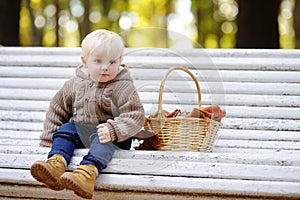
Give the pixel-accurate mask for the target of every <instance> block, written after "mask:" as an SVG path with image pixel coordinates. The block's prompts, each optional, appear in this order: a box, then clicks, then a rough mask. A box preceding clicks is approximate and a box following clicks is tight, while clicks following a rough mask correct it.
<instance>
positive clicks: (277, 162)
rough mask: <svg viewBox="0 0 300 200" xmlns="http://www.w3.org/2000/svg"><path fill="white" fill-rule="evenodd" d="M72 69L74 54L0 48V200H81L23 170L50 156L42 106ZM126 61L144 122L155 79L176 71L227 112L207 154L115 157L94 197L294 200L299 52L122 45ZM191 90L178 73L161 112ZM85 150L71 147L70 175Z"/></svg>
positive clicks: (153, 102) (298, 187)
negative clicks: (45, 142) (42, 140)
mask: <svg viewBox="0 0 300 200" xmlns="http://www.w3.org/2000/svg"><path fill="white" fill-rule="evenodd" d="M79 63H80V49H79V48H45V47H1V48H0V158H1V159H0V197H1V199H2V198H3V199H10V198H13V199H17V198H19V199H22V198H36V199H51V198H53V199H79V198H78V197H77V196H76V195H74V194H73V192H71V191H67V190H63V191H60V192H57V191H52V190H50V189H47V188H45V187H44V186H43V185H42V184H40V183H38V182H37V181H35V180H34V179H33V178H32V177H31V175H30V171H29V168H30V166H31V165H32V163H33V162H34V161H36V160H39V159H46V157H47V153H48V152H49V150H50V149H49V148H42V147H39V145H38V144H39V135H40V134H41V132H42V129H43V120H44V119H45V112H46V110H47V108H48V106H49V101H50V100H51V98H52V97H53V95H54V94H55V93H56V92H57V90H58V89H59V88H60V87H61V86H62V84H63V83H64V82H65V81H66V80H68V78H70V77H71V76H72V75H73V74H74V72H75V67H76V66H77V65H78V64H79ZM124 63H125V64H126V65H127V66H128V67H129V68H130V69H131V73H132V75H133V78H134V83H135V85H136V87H137V88H138V91H139V95H140V98H141V100H142V102H143V105H144V107H145V111H146V114H147V115H148V114H151V113H153V112H155V111H156V110H157V99H158V91H159V86H160V82H161V79H162V77H163V75H164V74H165V72H166V71H167V69H169V67H171V66H174V65H182V66H185V67H187V68H188V69H189V70H190V71H191V72H192V73H193V74H195V76H196V77H197V79H198V80H199V84H200V87H201V97H202V101H201V103H202V105H203V106H208V105H213V104H219V105H220V106H221V107H222V108H224V109H226V111H227V115H226V117H225V118H224V119H223V120H222V124H223V126H222V128H221V129H220V130H219V132H218V136H217V139H216V142H215V145H214V149H213V152H212V153H199V152H179V151H141V150H129V151H124V150H118V151H117V152H116V154H115V155H114V158H113V160H112V161H111V163H110V164H109V165H108V167H107V169H105V170H104V171H103V175H101V176H100V177H99V178H98V179H97V181H96V186H95V188H96V190H95V193H94V199H100V198H103V199H108V198H113V199H158V200H160V199H177V198H180V199H232V198H234V199H253V198H255V199H299V198H300V123H299V122H300V106H299V105H300V79H299V77H300V51H299V50H279V49H278V50H274V49H273V50H270V49H268V50H266V49H186V50H185V49H183V50H174V49H133V48H127V49H126V51H125V56H124ZM196 93H197V91H196V88H195V86H194V82H193V81H192V80H191V79H190V78H189V77H188V76H187V75H186V74H183V73H180V72H176V73H174V74H172V75H170V77H169V78H168V80H167V82H166V85H165V90H164V93H163V106H164V108H166V109H167V110H168V109H169V110H173V109H175V108H180V109H181V110H183V111H190V110H191V109H192V108H193V107H195V105H196V104H197V102H196ZM134 144H135V145H137V142H136V141H135V143H134ZM87 151H88V150H87V149H78V150H76V151H75V152H74V157H73V158H72V161H71V164H70V165H69V166H68V170H73V169H75V167H76V166H77V165H78V164H79V162H80V160H81V158H82V156H83V155H85V154H86V153H87Z"/></svg>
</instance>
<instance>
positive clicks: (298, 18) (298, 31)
mask: <svg viewBox="0 0 300 200" xmlns="http://www.w3.org/2000/svg"><path fill="white" fill-rule="evenodd" d="M294 29H295V37H296V48H297V49H300V0H296V1H295V10H294Z"/></svg>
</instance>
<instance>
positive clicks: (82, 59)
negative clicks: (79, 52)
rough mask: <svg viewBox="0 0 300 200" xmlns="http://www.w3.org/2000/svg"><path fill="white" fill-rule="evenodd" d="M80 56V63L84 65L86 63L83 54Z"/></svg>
mask: <svg viewBox="0 0 300 200" xmlns="http://www.w3.org/2000/svg"><path fill="white" fill-rule="evenodd" d="M80 58H81V62H82V64H84V65H85V64H86V60H85V58H84V57H83V56H81V57H80Z"/></svg>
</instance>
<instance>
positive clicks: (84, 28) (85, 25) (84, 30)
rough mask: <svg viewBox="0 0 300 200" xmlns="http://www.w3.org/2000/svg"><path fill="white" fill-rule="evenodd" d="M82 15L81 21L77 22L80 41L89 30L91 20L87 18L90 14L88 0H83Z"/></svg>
mask: <svg viewBox="0 0 300 200" xmlns="http://www.w3.org/2000/svg"><path fill="white" fill-rule="evenodd" d="M83 4H84V15H83V20H82V22H81V23H79V26H80V37H81V39H80V41H82V40H83V38H84V37H85V36H86V35H87V34H89V33H90V32H91V22H90V19H89V16H90V7H91V4H90V0H84V1H83Z"/></svg>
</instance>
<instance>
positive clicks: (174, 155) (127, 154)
mask: <svg viewBox="0 0 300 200" xmlns="http://www.w3.org/2000/svg"><path fill="white" fill-rule="evenodd" d="M49 151H50V148H45V147H32V148H29V147H26V146H24V147H23V146H5V149H0V153H2V154H3V153H5V154H8V153H9V154H14V155H15V156H20V157H22V155H24V157H26V156H28V155H26V154H30V156H31V155H41V156H43V157H44V158H41V157H39V158H37V159H45V158H46V157H47V156H46V155H47V153H48V152H49ZM87 153H88V149H76V150H75V152H74V156H75V157H80V158H82V157H83V156H85V155H86V154H87ZM80 158H79V159H80ZM113 158H114V159H128V160H132V161H134V160H149V161H151V160H153V161H155V162H156V161H175V162H181V161H183V162H201V163H227V164H255V165H272V166H298V167H300V157H299V155H298V154H297V153H291V152H287V151H282V152H276V153H264V154H261V155H260V156H259V157H258V156H257V155H255V154H252V153H198V152H179V151H143V150H136V151H134V150H131V151H125V150H117V151H116V152H115V154H114V156H113ZM76 159H78V158H76ZM13 162H15V161H13ZM33 162H34V161H33ZM3 163H4V162H3ZM73 163H74V165H78V163H76V161H74V162H73ZM29 166H30V163H29ZM187 174H188V173H187Z"/></svg>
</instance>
